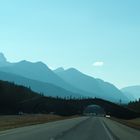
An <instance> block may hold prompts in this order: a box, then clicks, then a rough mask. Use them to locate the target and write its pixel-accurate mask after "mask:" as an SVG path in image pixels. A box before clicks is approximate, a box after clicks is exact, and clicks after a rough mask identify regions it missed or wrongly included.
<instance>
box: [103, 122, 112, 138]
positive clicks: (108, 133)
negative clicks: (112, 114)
mask: <svg viewBox="0 0 140 140" xmlns="http://www.w3.org/2000/svg"><path fill="white" fill-rule="evenodd" d="M101 124H102V125H103V127H104V129H105V131H106V133H107V135H108V137H109V139H110V140H114V138H113V136H112V135H111V134H110V132H109V131H108V129H107V128H106V126H105V125H104V123H103V122H101Z"/></svg>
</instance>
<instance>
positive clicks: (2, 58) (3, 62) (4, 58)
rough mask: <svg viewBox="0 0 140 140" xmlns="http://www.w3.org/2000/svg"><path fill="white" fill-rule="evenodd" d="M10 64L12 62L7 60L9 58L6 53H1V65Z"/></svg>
mask: <svg viewBox="0 0 140 140" xmlns="http://www.w3.org/2000/svg"><path fill="white" fill-rule="evenodd" d="M10 65H12V64H11V63H9V62H8V61H7V59H6V57H5V56H4V54H3V53H0V67H4V66H10Z"/></svg>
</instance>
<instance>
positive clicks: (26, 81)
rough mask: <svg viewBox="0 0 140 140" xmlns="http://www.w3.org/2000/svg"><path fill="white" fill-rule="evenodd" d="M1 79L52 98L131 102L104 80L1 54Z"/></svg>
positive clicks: (71, 69) (71, 70)
mask: <svg viewBox="0 0 140 140" xmlns="http://www.w3.org/2000/svg"><path fill="white" fill-rule="evenodd" d="M0 80H5V81H10V82H15V83H16V84H19V85H24V86H27V87H30V88H31V89H32V90H34V91H36V92H39V93H43V94H45V95H49V96H60V97H66V96H73V97H80V96H81V97H97V98H102V99H105V100H109V101H113V102H119V101H120V100H122V102H128V101H129V99H128V98H127V96H126V95H124V94H123V93H122V92H121V91H120V90H119V89H118V88H116V87H115V86H114V85H112V84H111V83H108V82H104V81H103V80H101V79H95V78H93V77H91V76H88V75H85V74H83V73H82V72H80V71H78V70H76V69H74V68H70V69H67V70H64V69H63V68H58V69H56V70H54V71H53V70H51V69H49V67H48V66H47V65H46V64H44V63H42V62H35V63H33V62H29V61H26V60H23V61H20V62H17V63H10V62H8V61H7V60H6V58H5V56H4V55H3V54H2V53H1V54H0Z"/></svg>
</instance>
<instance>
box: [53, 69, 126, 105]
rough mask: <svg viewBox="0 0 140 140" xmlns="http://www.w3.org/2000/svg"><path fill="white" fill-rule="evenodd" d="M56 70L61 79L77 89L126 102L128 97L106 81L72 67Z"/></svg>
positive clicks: (107, 98)
mask: <svg viewBox="0 0 140 140" xmlns="http://www.w3.org/2000/svg"><path fill="white" fill-rule="evenodd" d="M58 70H59V69H57V71H56V70H55V71H54V72H55V73H56V74H57V75H58V76H60V77H61V78H62V79H63V80H65V81H66V82H68V83H70V84H71V85H74V86H76V87H77V88H78V89H81V90H84V91H86V92H88V93H92V94H93V96H95V97H98V98H102V99H106V100H110V101H116V102H119V100H120V99H121V100H122V101H123V102H128V98H127V97H126V96H125V95H124V94H123V93H122V92H121V91H120V90H119V89H117V88H116V87H115V86H114V85H112V84H110V83H108V82H104V81H103V80H101V79H95V78H93V77H91V76H88V75H85V74H83V73H81V72H80V71H78V70H76V69H74V68H70V69H67V70H63V71H58ZM89 96H90V95H89Z"/></svg>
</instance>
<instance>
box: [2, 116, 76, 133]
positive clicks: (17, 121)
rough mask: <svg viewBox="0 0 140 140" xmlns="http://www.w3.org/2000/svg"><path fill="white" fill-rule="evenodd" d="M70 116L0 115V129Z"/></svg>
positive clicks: (41, 122)
mask: <svg viewBox="0 0 140 140" xmlns="http://www.w3.org/2000/svg"><path fill="white" fill-rule="evenodd" d="M74 117H76V116H72V117H63V116H57V115H43V114H38V115H15V116H0V131H4V130H8V129H12V128H18V127H23V126H30V125H36V124H43V123H47V122H53V121H58V120H64V119H70V118H74Z"/></svg>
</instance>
